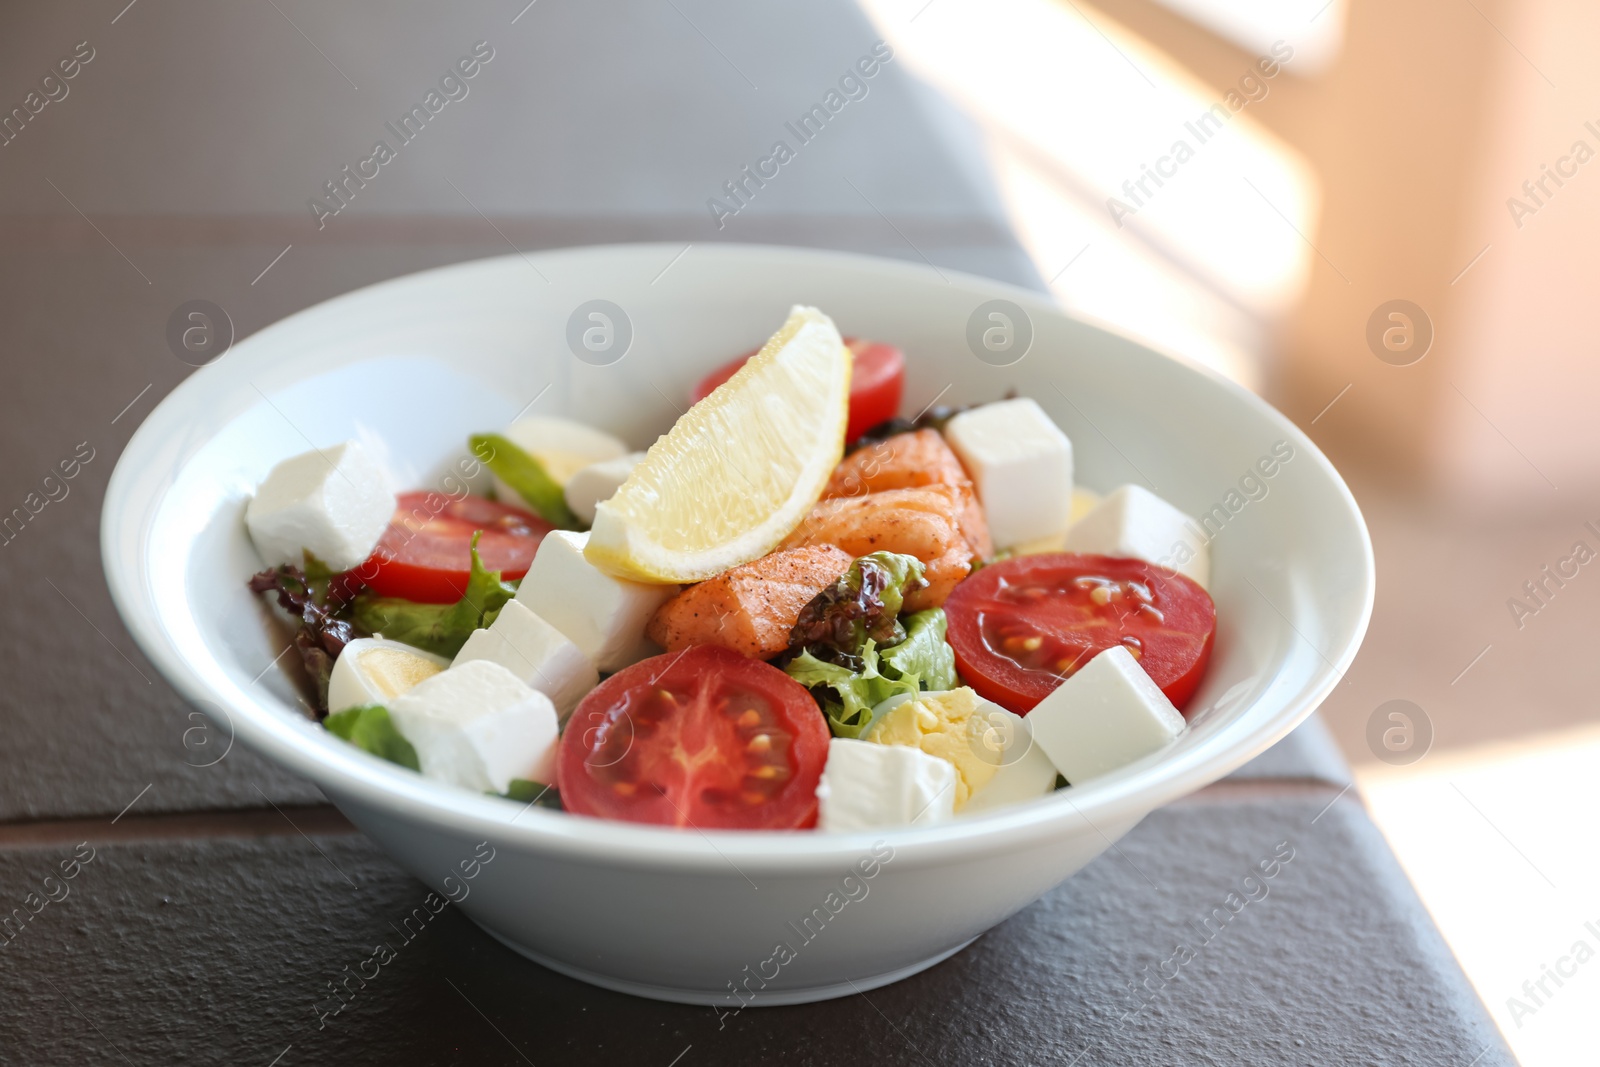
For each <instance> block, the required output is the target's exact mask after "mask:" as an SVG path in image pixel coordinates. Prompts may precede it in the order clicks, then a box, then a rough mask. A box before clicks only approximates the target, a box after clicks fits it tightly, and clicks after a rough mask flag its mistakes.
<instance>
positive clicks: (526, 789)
mask: <svg viewBox="0 0 1600 1067" xmlns="http://www.w3.org/2000/svg"><path fill="white" fill-rule="evenodd" d="M498 795H500V796H503V797H505V798H506V799H507V800H520V801H521V802H522V803H524V804H536V805H538V806H539V807H541V808H550V809H552V810H554V811H560V810H561V793H560V791H559V790H557V789H556V787H555V786H553V785H545V784H544V783H543V782H535V781H533V780H532V779H529V778H513V779H511V786H510V788H508V789H507V790H506V791H505V792H504V793H501V794H498Z"/></svg>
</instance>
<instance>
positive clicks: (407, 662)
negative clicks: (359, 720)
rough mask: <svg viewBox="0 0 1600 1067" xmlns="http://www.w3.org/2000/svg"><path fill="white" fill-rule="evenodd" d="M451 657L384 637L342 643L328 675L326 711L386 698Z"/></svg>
mask: <svg viewBox="0 0 1600 1067" xmlns="http://www.w3.org/2000/svg"><path fill="white" fill-rule="evenodd" d="M448 666H450V661H449V660H447V659H445V658H444V657H443V656H436V655H434V654H433V653H432V652H424V651H422V649H420V648H412V647H411V646H410V645H406V644H401V643H400V642H399V641H385V640H384V639H383V638H381V637H358V638H356V639H355V640H354V641H351V642H349V643H348V644H346V645H345V646H344V651H343V652H341V653H339V658H338V659H336V660H334V661H333V672H332V673H331V674H330V675H329V676H328V712H329V713H330V714H331V713H333V712H335V711H343V710H345V709H346V708H359V707H362V706H363V705H366V704H382V705H383V706H384V707H388V706H389V702H390V701H392V700H393V699H394V698H395V697H397V696H399V695H400V694H401V693H404V692H405V691H406V690H408V689H410V688H411V687H412V686H414V685H418V684H419V683H422V682H425V681H427V680H428V679H429V678H432V677H433V676H434V675H436V674H438V673H439V672H440V671H442V670H444V669H445V668H446V667H448Z"/></svg>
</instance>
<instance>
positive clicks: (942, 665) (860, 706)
mask: <svg viewBox="0 0 1600 1067" xmlns="http://www.w3.org/2000/svg"><path fill="white" fill-rule="evenodd" d="M906 623H907V625H906V638H905V640H903V641H901V642H900V643H899V644H896V645H892V646H890V647H889V648H886V649H884V650H883V651H882V652H881V653H880V652H879V651H878V649H877V646H876V645H875V644H874V643H873V641H872V639H871V638H868V639H867V640H866V643H865V644H863V645H862V646H861V648H860V650H859V651H858V652H856V653H855V655H854V656H853V657H852V660H853V661H855V662H859V664H860V667H859V669H852V667H845V666H841V665H839V664H837V663H830V662H828V661H827V660H824V659H819V658H818V657H817V656H814V655H812V653H811V651H810V650H809V649H807V650H804V651H802V652H801V653H800V654H799V655H798V656H795V657H794V658H793V659H791V660H790V661H789V662H788V663H787V664H785V666H784V668H783V669H784V672H785V673H787V674H788V675H789V677H791V678H793V679H794V680H795V681H797V682H799V683H800V684H801V685H803V686H805V687H806V688H808V689H810V690H811V692H812V694H813V695H814V696H816V697H817V699H818V703H820V704H821V705H822V711H823V714H825V715H826V716H827V717H828V729H829V730H831V731H832V732H833V736H835V737H861V736H862V735H863V734H865V733H866V732H867V731H868V730H869V729H870V728H871V727H872V723H873V721H874V720H873V715H872V709H873V708H875V707H878V706H879V705H881V704H882V703H883V702H884V701H885V700H888V699H889V698H890V697H892V696H896V695H898V694H900V693H917V692H921V691H923V690H945V689H954V688H955V687H956V668H955V652H954V651H953V650H952V649H951V648H950V646H949V645H948V644H946V643H945V639H944V634H945V617H944V609H943V608H929V609H928V610H927V611H919V612H917V613H916V614H914V615H908V616H907V617H906Z"/></svg>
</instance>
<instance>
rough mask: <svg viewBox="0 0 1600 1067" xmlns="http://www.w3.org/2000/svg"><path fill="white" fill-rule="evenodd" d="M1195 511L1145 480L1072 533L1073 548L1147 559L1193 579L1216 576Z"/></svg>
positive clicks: (1069, 547) (1082, 521) (1069, 541)
mask: <svg viewBox="0 0 1600 1067" xmlns="http://www.w3.org/2000/svg"><path fill="white" fill-rule="evenodd" d="M1197 531H1200V526H1199V524H1198V523H1196V522H1195V521H1194V520H1193V519H1191V518H1190V517H1189V516H1187V515H1185V514H1184V513H1183V512H1181V511H1179V510H1178V509H1177V508H1175V507H1173V506H1172V505H1171V504H1169V503H1167V502H1166V501H1165V500H1162V499H1161V498H1160V497H1158V496H1156V495H1155V494H1154V493H1152V492H1151V491H1150V490H1148V489H1146V488H1144V487H1143V486H1140V485H1125V486H1123V487H1122V488H1120V489H1118V490H1117V491H1116V492H1114V493H1112V494H1111V495H1109V496H1107V497H1106V498H1105V499H1104V500H1102V501H1101V502H1100V503H1099V504H1097V505H1095V507H1094V509H1093V510H1092V511H1090V512H1089V513H1088V514H1087V515H1085V516H1084V517H1083V518H1081V519H1079V520H1078V521H1077V522H1076V523H1074V524H1073V527H1072V529H1071V530H1069V531H1068V532H1067V551H1068V552H1088V553H1092V554H1094V555H1097V556H1124V557H1131V558H1133V559H1142V560H1145V561H1147V562H1150V563H1154V564H1156V565H1158V566H1161V567H1166V568H1168V569H1170V570H1175V571H1177V572H1178V573H1179V574H1182V575H1184V576H1185V577H1187V578H1190V579H1193V580H1194V582H1195V583H1196V584H1197V585H1199V586H1200V588H1202V589H1204V588H1206V583H1207V582H1209V581H1210V580H1211V551H1210V549H1209V548H1207V547H1206V539H1205V538H1204V537H1203V536H1201V534H1200V533H1199V532H1197Z"/></svg>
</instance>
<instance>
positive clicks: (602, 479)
mask: <svg viewBox="0 0 1600 1067" xmlns="http://www.w3.org/2000/svg"><path fill="white" fill-rule="evenodd" d="M642 459H644V453H643V452H630V453H628V454H627V455H626V456H618V457H617V458H616V459H605V460H601V461H600V462H599V463H591V464H589V465H588V466H587V467H584V468H583V469H582V470H580V471H578V472H577V473H576V474H574V475H573V476H572V477H571V478H570V479H569V480H568V481H567V488H566V495H567V507H569V508H571V509H572V513H573V514H574V515H576V516H578V518H580V519H582V520H583V521H584V522H586V523H588V524H589V525H591V526H593V525H594V507H595V505H596V504H598V503H600V502H601V501H602V500H610V499H611V497H612V495H613V494H614V493H616V491H617V488H618V487H619V486H621V485H622V483H623V482H625V481H627V480H628V475H630V474H632V473H633V468H635V467H637V466H638V465H639V461H640V460H642Z"/></svg>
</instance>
